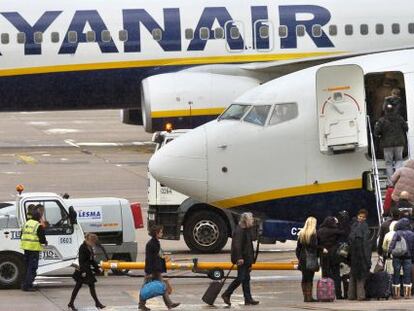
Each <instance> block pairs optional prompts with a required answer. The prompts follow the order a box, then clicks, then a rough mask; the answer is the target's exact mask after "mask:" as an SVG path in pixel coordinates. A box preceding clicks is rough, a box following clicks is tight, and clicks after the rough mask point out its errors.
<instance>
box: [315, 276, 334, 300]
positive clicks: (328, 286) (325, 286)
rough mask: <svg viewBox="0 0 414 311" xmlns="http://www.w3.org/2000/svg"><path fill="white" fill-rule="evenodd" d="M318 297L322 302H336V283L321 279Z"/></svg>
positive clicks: (318, 284) (318, 286) (317, 289)
mask: <svg viewBox="0 0 414 311" xmlns="http://www.w3.org/2000/svg"><path fill="white" fill-rule="evenodd" d="M316 297H317V299H318V301H321V302H332V301H334V300H335V283H334V281H333V280H332V279H330V278H321V279H320V280H319V281H318V283H317V285H316Z"/></svg>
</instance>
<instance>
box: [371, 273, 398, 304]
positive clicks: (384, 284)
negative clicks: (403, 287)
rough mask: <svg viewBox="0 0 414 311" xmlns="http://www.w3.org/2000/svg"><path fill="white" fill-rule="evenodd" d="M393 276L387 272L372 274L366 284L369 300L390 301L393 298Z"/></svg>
mask: <svg viewBox="0 0 414 311" xmlns="http://www.w3.org/2000/svg"><path fill="white" fill-rule="evenodd" d="M391 287H392V280H391V275H389V274H388V273H387V272H385V271H380V272H376V273H371V274H370V275H369V276H368V278H367V280H366V282H365V295H366V297H367V298H374V299H381V298H385V299H388V298H389V297H390V296H391Z"/></svg>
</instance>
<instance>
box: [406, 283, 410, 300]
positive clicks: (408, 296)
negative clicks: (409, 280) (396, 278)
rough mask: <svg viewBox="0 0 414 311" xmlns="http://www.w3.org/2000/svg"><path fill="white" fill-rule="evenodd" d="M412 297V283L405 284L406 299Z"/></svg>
mask: <svg viewBox="0 0 414 311" xmlns="http://www.w3.org/2000/svg"><path fill="white" fill-rule="evenodd" d="M410 298H411V284H404V299H410Z"/></svg>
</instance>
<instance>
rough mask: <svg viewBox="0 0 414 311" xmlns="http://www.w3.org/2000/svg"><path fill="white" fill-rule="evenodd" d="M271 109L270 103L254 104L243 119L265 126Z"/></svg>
mask: <svg viewBox="0 0 414 311" xmlns="http://www.w3.org/2000/svg"><path fill="white" fill-rule="evenodd" d="M269 111H270V105H264V106H253V108H252V109H251V110H250V111H249V113H248V114H247V116H246V117H245V118H244V119H243V121H245V122H249V123H253V124H256V125H261V126H263V125H265V123H266V120H267V116H268V115H269Z"/></svg>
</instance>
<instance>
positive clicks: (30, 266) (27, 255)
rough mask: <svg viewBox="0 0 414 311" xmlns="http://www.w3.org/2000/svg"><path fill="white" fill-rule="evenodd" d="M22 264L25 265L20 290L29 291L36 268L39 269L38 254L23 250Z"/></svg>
mask: <svg viewBox="0 0 414 311" xmlns="http://www.w3.org/2000/svg"><path fill="white" fill-rule="evenodd" d="M24 262H25V265H26V276H25V278H24V280H23V284H22V288H23V289H29V288H31V287H33V282H34V279H35V278H36V275H37V268H38V267H39V252H36V251H26V250H25V251H24Z"/></svg>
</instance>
